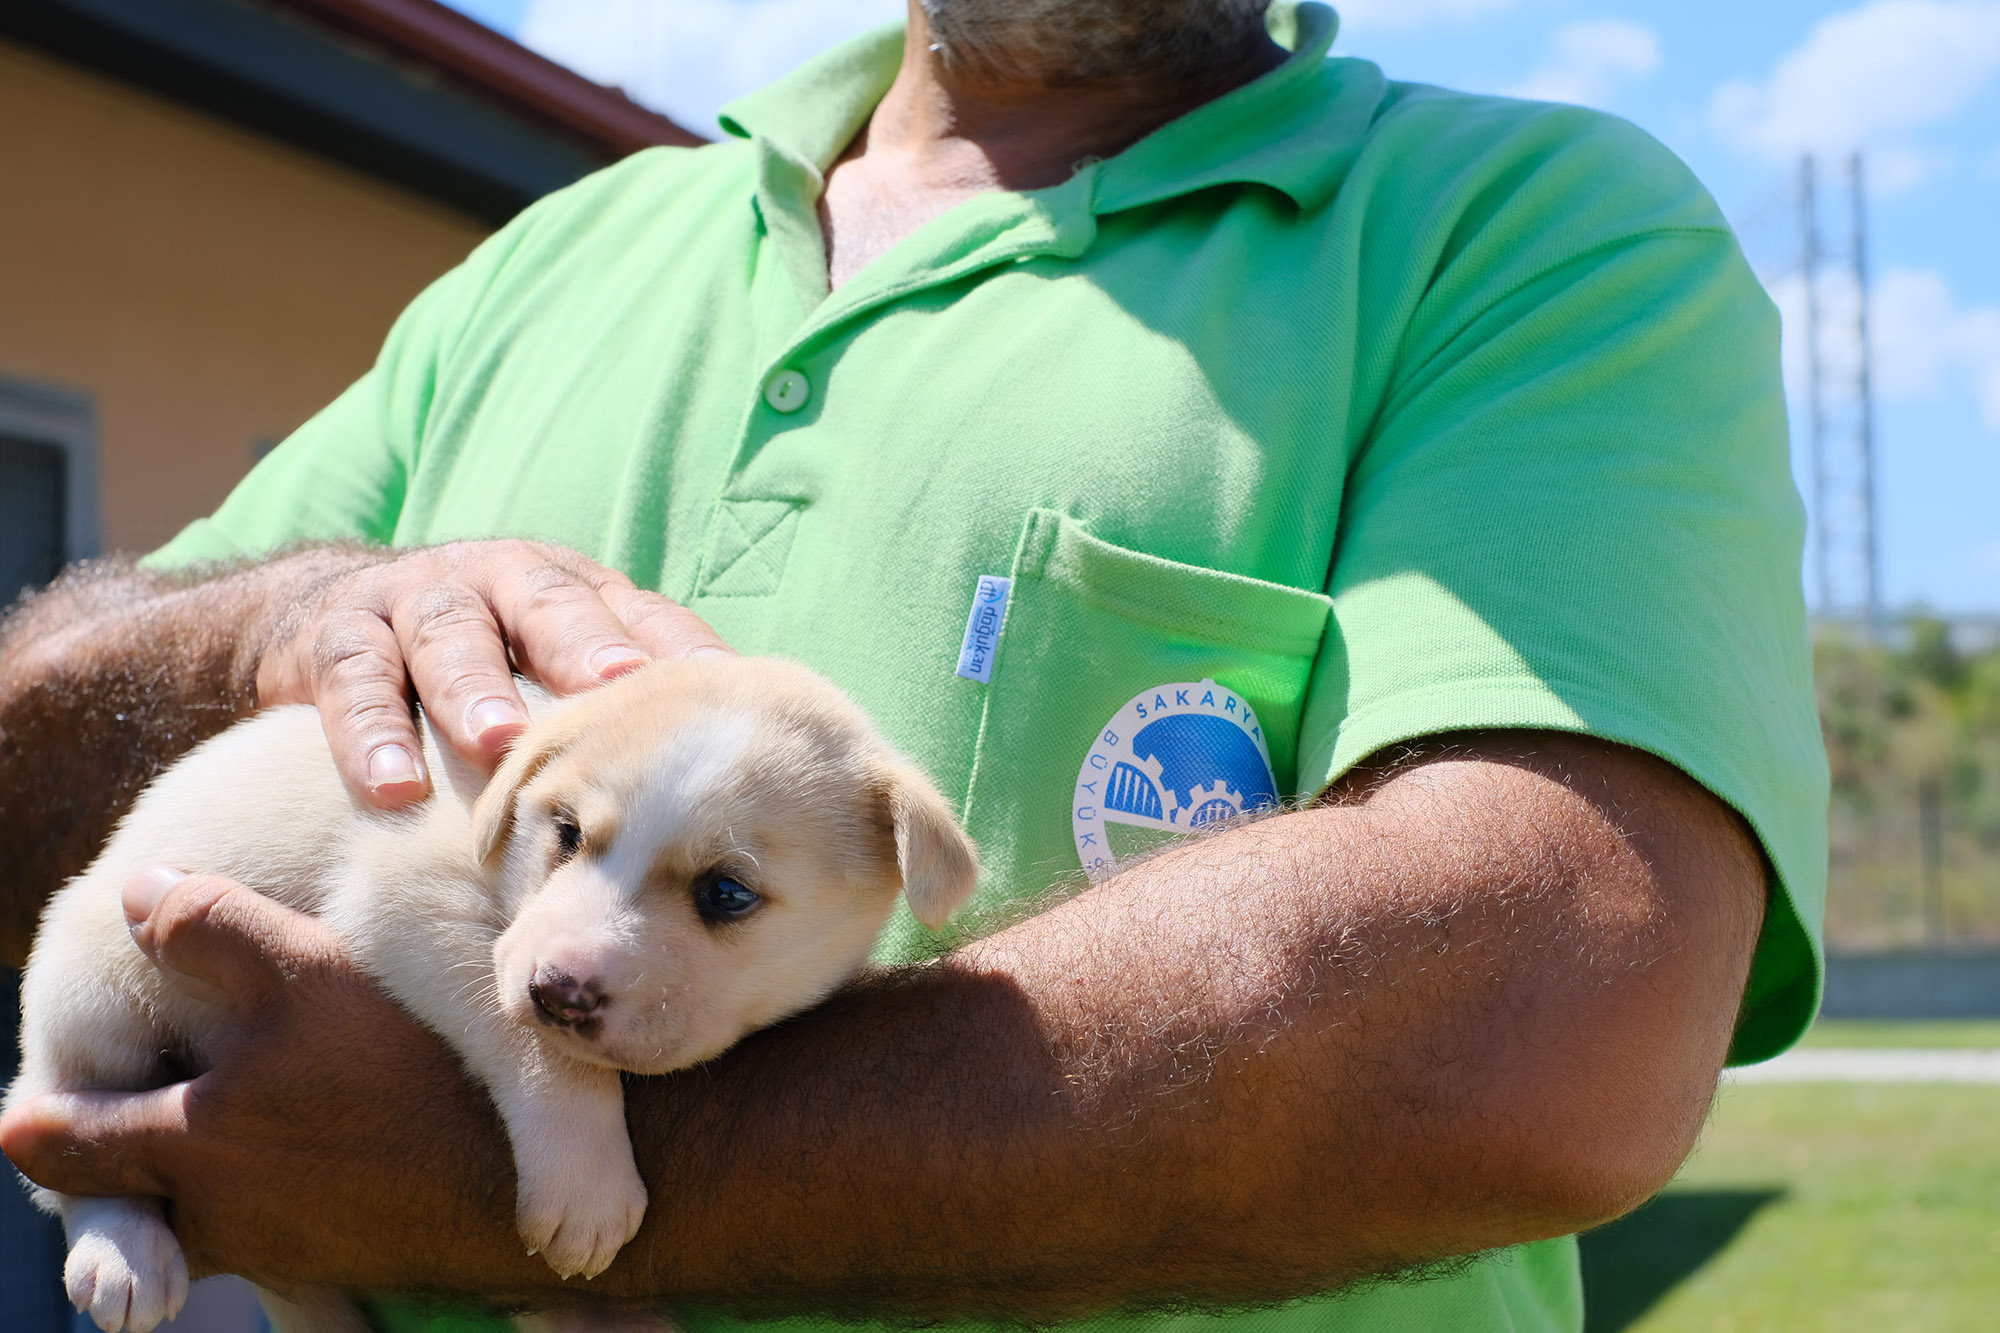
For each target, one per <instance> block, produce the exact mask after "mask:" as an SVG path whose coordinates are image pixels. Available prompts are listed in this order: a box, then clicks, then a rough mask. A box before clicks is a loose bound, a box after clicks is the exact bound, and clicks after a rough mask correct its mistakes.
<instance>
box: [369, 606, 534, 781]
mask: <svg viewBox="0 0 2000 1333" xmlns="http://www.w3.org/2000/svg"><path fill="white" fill-rule="evenodd" d="M391 621H392V624H393V625H394V627H395V631H396V641H397V643H398V644H399V645H401V647H402V651H403V657H404V660H405V661H406V662H407V663H408V665H409V673H410V680H411V682H412V683H414V684H415V685H416V687H417V697H418V698H419V699H421V700H423V701H424V714H425V716H427V717H428V718H429V719H430V722H431V725H432V726H433V727H436V728H437V729H438V731H439V732H440V733H442V734H443V736H444V738H445V741H446V742H447V743H448V744H449V745H450V746H451V747H452V748H453V749H454V750H457V751H458V752H459V753H460V754H462V755H464V756H465V757H466V758H467V759H469V760H471V761H473V762H474V763H476V764H480V765H482V766H484V767H486V768H489V769H490V768H491V767H492V766H493V765H494V764H495V763H497V762H499V759H500V756H501V754H503V753H504V752H505V751H506V749H507V747H508V746H509V745H511V744H513V743H514V739H515V738H516V737H517V736H519V735H520V734H521V733H522V732H523V731H525V730H527V727H528V710H527V709H526V708H525V707H524V706H523V705H522V703H521V695H520V692H519V691H518V690H516V689H515V688H514V670H513V667H512V666H511V665H509V663H508V661H507V643H506V640H505V639H503V638H502V637H501V628H500V622H499V621H497V620H496V619H495V618H494V613H493V608H492V607H491V606H489V605H488V604H487V602H486V599H485V598H484V597H482V596H480V595H479V594H478V593H476V592H474V591H473V590H472V589H471V588H469V587H466V586H465V585H464V584H461V583H428V584H422V585H415V586H412V587H411V588H409V589H408V590H407V592H406V593H405V594H404V595H403V596H402V597H400V598H398V599H397V602H396V606H395V610H394V611H393V612H392V613H391Z"/></svg>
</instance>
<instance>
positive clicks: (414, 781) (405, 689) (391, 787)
mask: <svg viewBox="0 0 2000 1333" xmlns="http://www.w3.org/2000/svg"><path fill="white" fill-rule="evenodd" d="M312 677H313V700H314V702H315V703H316V704H317V705H318V707H319V715H320V719H321V721H322V722H323V723H324V725H325V727H326V740H327V744H328V746H329V747H331V748H332V750H333V759H334V762H335V763H336V764H337V765H339V767H340V775H341V777H342V779H343V780H345V782H346V783H347V786H348V790H350V791H354V792H359V793H360V794H362V795H363V796H365V797H366V798H367V800H368V801H369V803H370V804H372V805H375V806H378V807H380V808H382V809H385V810H392V809H395V808H397V807H399V806H404V805H408V804H409V803H410V802H412V801H416V800H421V799H422V798H423V797H424V795H425V794H426V793H427V792H428V791H429V790H430V779H429V777H428V775H427V774H426V773H425V772H424V751H423V747H422V746H421V745H419V744H418V743H417V727H416V722H415V720H414V719H413V718H412V716H411V714H410V700H409V685H408V680H409V676H408V671H407V669H406V668H405V666H404V665H403V649H402V646H401V645H400V644H398V643H397V642H396V633H395V630H394V629H392V628H391V627H390V625H389V622H388V621H386V620H384V619H383V618H382V616H380V615H378V614H376V613H375V612H374V611H372V610H367V609H356V610H352V611H348V612H345V613H343V614H341V615H340V616H339V617H338V618H337V619H334V620H331V621H329V622H328V623H327V624H326V625H324V626H322V627H321V629H320V632H319V634H318V636H317V638H316V639H315V641H314V644H313V647H312Z"/></svg>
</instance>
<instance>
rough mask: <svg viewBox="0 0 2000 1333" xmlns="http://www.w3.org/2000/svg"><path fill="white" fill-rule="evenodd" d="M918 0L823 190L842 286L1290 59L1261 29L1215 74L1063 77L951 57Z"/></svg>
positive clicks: (836, 282)
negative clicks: (897, 59) (1047, 79)
mask: <svg viewBox="0 0 2000 1333" xmlns="http://www.w3.org/2000/svg"><path fill="white" fill-rule="evenodd" d="M931 48H932V43H931V35H930V29H929V27H928V26H927V24H926V22H925V18H924V13H923V9H922V7H921V6H920V5H919V4H918V3H917V0H911V4H910V23H909V29H908V34H907V36H906V38H905V45H904V51H903V64H902V68H901V70H900V71H899V72H898V73H897V75H896V81H895V82H894V83H893V84H892V85H891V86H890V88H889V91H888V93H887V94H885V95H884V96H883V98H882V101H881V104H880V105H879V106H877V107H876V109H875V114H874V116H873V117H872V118H871V119H870V121H869V123H868V125H867V127H866V128H864V129H863V130H862V132H861V133H860V134H859V135H858V136H857V137H856V138H855V140H854V142H853V143H852V144H850V145H849V146H848V148H847V151H846V152H845V153H844V154H842V156H841V158H840V160H839V161H838V162H837V163H835V164H834V167H833V169H832V170H831V171H830V172H829V173H828V179H827V187H826V192H825V194H824V195H823V196H822V197H821V199H820V223H821V226H822V228H823V230H824V231H825V233H826V242H827V265H828V272H829V276H830V278H831V281H832V285H833V286H835V287H838V286H840V285H841V284H842V283H843V282H845V281H846V280H847V279H848V278H850V277H852V276H853V275H854V274H855V273H858V272H859V271H860V270H861V269H862V268H864V267H866V265H867V264H868V263H869V261H871V260H873V259H874V258H875V257H876V256H878V255H880V254H881V253H883V252H884V251H886V250H888V249H889V248H890V247H891V246H893V245H894V244H895V243H896V242H897V241H900V240H901V239H903V237H905V236H907V235H909V234H910V233H911V232H913V231H915V230H916V229H917V228H918V227H920V226H922V225H923V224H924V223H926V222H928V221H930V220H931V219H932V218H934V217H936V216H938V215H939V214H941V213H943V212H945V211H946V210H947V209H949V208H951V207H952V206H953V205H954V204H957V203H959V202H962V201H963V200H965V199H968V198H970V197H972V196H973V195H977V194H983V193H986V192H987V191H991V190H1034V189H1041V188H1043V187H1045V186H1050V185H1056V184H1060V183H1061V182H1062V181H1064V180H1066V179H1068V178H1069V176H1070V175H1071V174H1072V173H1073V172H1074V171H1075V170H1076V166H1077V164H1078V163H1079V162H1080V161H1083V160H1085V159H1089V158H1108V157H1111V156H1114V155H1115V154H1117V153H1119V152H1122V151H1123V150H1124V149H1126V148H1128V147H1130V146H1131V145H1132V144H1134V143H1137V142H1138V141H1139V140H1140V139H1142V138H1144V137H1145V136H1146V135H1148V134H1150V133H1152V132H1153V131H1154V130H1156V129H1158V128H1159V127H1160V126H1162V125H1164V124H1166V123H1167V122H1168V121H1171V120H1174V119H1176V118H1178V117H1180V116H1183V115H1185V114H1186V113H1188V112H1189V111H1192V110H1193V109H1194V108H1196V107H1198V106H1201V105H1202V104H1204V103H1206V102H1210V101H1213V100H1214V99H1215V98H1217V97H1219V96H1221V95H1222V94H1223V93H1225V92H1228V91H1229V90H1230V89H1232V88H1236V87H1239V86H1240V85H1242V84H1245V83H1248V82H1249V81H1250V80H1252V79H1254V78H1257V77H1258V76H1259V75H1262V74H1265V73H1267V72H1269V71H1270V70H1272V69H1275V68H1276V67H1277V66H1278V65H1280V64H1282V63H1283V62H1284V59H1285V52H1284V50H1283V48H1281V47H1279V46H1278V45H1277V44H1276V43H1274V42H1272V41H1271V40H1270V38H1268V37H1267V36H1265V35H1264V34H1263V33H1262V32H1261V30H1260V31H1256V32H1251V33H1247V34H1246V36H1245V40H1244V42H1243V45H1242V49H1241V50H1240V51H1239V52H1237V53H1236V54H1235V55H1234V56H1233V57H1232V58H1231V59H1229V60H1227V61H1226V62H1224V63H1222V64H1219V65H1218V66H1217V67H1216V68H1214V69H1213V70H1212V71H1211V72H1209V74H1208V75H1207V76H1205V77H1197V78H1188V77H1186V76H1185V75H1184V74H1170V73H1166V72H1164V71H1163V72H1161V73H1160V74H1157V75H1147V74H1144V73H1138V74H1134V75H1131V76H1128V77H1125V78H1122V79H1116V80H1099V81H1095V82H1092V83H1088V84H1077V85H1067V86H1056V87H1051V86H1049V85H1048V84H1046V83H1042V82H1037V81H1029V80H1013V81H1008V80H1004V79H994V78H981V77H977V76H974V75H972V74H968V73H966V72H962V71H953V70H951V69H949V68H947V65H946V62H945V61H944V60H943V59H942V58H940V56H939V54H938V53H937V52H935V51H933V50H932V49H931Z"/></svg>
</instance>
